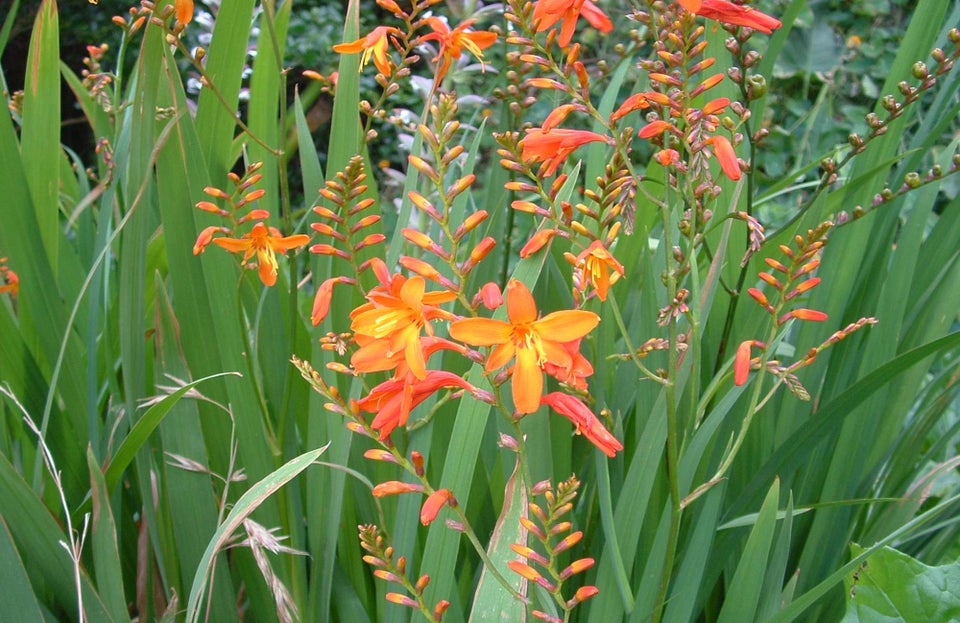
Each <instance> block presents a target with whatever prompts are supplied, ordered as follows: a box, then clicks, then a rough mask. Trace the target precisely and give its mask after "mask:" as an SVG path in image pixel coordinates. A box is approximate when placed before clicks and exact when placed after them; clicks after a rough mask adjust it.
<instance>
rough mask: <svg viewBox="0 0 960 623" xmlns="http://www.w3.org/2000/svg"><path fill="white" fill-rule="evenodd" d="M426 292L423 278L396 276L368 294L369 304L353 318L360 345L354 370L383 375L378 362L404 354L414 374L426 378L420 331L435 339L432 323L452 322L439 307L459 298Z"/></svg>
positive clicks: (352, 314) (355, 357)
mask: <svg viewBox="0 0 960 623" xmlns="http://www.w3.org/2000/svg"><path fill="white" fill-rule="evenodd" d="M425 289H426V283H425V281H424V279H423V277H411V278H409V279H407V278H406V277H404V276H403V275H394V276H393V277H392V278H391V279H390V281H389V283H387V284H384V283H381V285H380V286H377V287H376V288H373V289H372V290H370V291H369V292H368V293H367V301H369V302H367V303H365V304H363V305H361V306H360V307H358V308H356V309H355V310H353V312H352V313H351V314H350V318H351V319H352V322H351V323H350V329H351V330H352V331H353V332H354V334H355V339H356V340H357V343H359V344H360V349H359V350H358V351H357V352H355V353H354V354H353V357H352V358H351V360H350V361H351V363H352V364H353V367H354V368H356V369H357V370H359V371H360V372H376V371H380V370H383V369H384V368H382V367H380V365H378V364H377V363H376V362H377V360H378V358H380V357H387V358H389V357H391V356H392V355H393V354H394V353H399V352H402V353H403V354H404V360H405V361H406V363H407V365H408V366H410V370H411V372H412V373H413V374H414V375H415V376H416V377H417V378H419V379H423V378H425V377H426V374H427V368H426V362H425V360H424V355H423V349H422V348H421V346H420V331H421V330H425V331H426V332H427V334H428V335H433V328H432V327H431V325H430V321H431V320H435V319H438V318H442V319H450V318H452V317H453V316H452V315H451V314H450V313H449V312H447V311H444V310H442V309H440V308H439V307H438V305H440V304H442V303H445V302H447V301H451V300H453V299H455V298H456V296H457V295H456V293H454V292H450V291H440V292H425ZM372 355H373V356H372Z"/></svg>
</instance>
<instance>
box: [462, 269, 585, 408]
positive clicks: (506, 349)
mask: <svg viewBox="0 0 960 623" xmlns="http://www.w3.org/2000/svg"><path fill="white" fill-rule="evenodd" d="M506 298H507V318H508V321H506V322H505V321H503V320H496V319H493V318H465V319H463V320H457V321H456V322H453V323H451V324H450V336H451V337H452V338H453V339H455V340H459V341H461V342H466V343H467V344H473V345H475V346H493V347H494V348H493V350H492V351H490V355H489V357H487V363H486V366H485V369H486V371H487V372H492V371H493V370H496V369H498V368H502V367H503V366H505V365H507V363H509V362H510V361H511V360H512V359H514V358H516V364H515V365H514V367H513V382H512V383H511V389H512V393H513V404H514V406H515V407H516V409H517V411H519V412H520V413H533V412H534V411H536V410H537V409H538V408H539V406H540V396H541V395H542V394H543V369H544V366H545V365H546V364H547V363H552V364H554V365H556V366H558V367H560V368H569V367H571V366H572V365H573V364H572V357H571V355H570V352H569V351H568V350H567V349H566V348H564V344H565V343H567V342H572V341H574V340H578V339H580V338H582V337H583V336H585V335H586V334H587V333H589V332H590V331H592V330H593V329H594V327H596V326H597V324H598V323H599V322H600V317H599V316H597V315H596V314H594V313H593V312H588V311H584V310H565V311H557V312H553V313H551V314H547V315H546V316H544V317H543V318H539V319H538V318H537V304H536V302H535V301H534V300H533V295H532V294H531V293H530V290H529V289H528V288H527V286H525V285H524V284H523V282H521V281H518V280H516V279H511V280H510V283H508V284H507V296H506Z"/></svg>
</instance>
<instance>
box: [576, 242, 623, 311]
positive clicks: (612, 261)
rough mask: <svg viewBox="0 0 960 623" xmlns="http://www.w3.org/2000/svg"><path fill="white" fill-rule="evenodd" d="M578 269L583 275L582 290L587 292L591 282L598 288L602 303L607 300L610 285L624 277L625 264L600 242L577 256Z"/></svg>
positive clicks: (591, 245)
mask: <svg viewBox="0 0 960 623" xmlns="http://www.w3.org/2000/svg"><path fill="white" fill-rule="evenodd" d="M577 269H578V270H580V272H581V274H582V276H581V279H580V290H581V291H583V290H585V289H586V287H587V282H589V283H590V285H592V286H593V287H594V288H596V290H597V297H598V298H599V299H600V300H601V301H606V300H607V290H609V289H610V285H611V284H613V283H616V282H617V280H618V279H620V277H623V264H621V263H620V262H618V261H617V258H615V257H613V254H612V253H610V251H609V250H608V249H607V247H605V246H603V243H602V242H600V241H599V240H594V241H593V242H591V243H590V246H589V247H587V248H586V249H584V250H583V251H582V252H581V253H580V255H578V256H577Z"/></svg>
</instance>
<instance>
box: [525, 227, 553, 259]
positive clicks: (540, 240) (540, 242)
mask: <svg viewBox="0 0 960 623" xmlns="http://www.w3.org/2000/svg"><path fill="white" fill-rule="evenodd" d="M555 235H557V230H556V229H552V228H550V229H541V230H540V231H538V232H537V233H535V234H534V235H533V237H532V238H530V240H528V241H527V244H525V245H523V248H522V249H520V257H521V258H527V257H529V256H531V255H533V254H534V253H536V252H537V251H539V250H540V249H542V248H543V247H544V245H546V244H547V243H548V242H550V240H551V239H552V238H553V237H554V236H555Z"/></svg>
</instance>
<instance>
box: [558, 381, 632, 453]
mask: <svg viewBox="0 0 960 623" xmlns="http://www.w3.org/2000/svg"><path fill="white" fill-rule="evenodd" d="M541 402H542V403H543V404H545V405H548V406H550V407H551V408H552V409H553V410H554V411H556V412H557V413H559V414H560V415H562V416H563V417H565V418H567V419H568V420H570V421H571V422H573V425H574V426H576V427H577V434H582V435H583V436H584V437H586V438H587V439H588V440H589V441H590V443H592V444H593V445H595V446H596V447H597V448H599V449H600V451H601V452H603V453H604V454H606V455H607V456H609V457H610V458H613V457H614V456H615V455H616V454H617V452H619V451H620V450H623V444H621V443H620V441H619V440H617V438H616V437H614V436H613V435H612V434H610V431H608V430H607V429H606V428H604V426H603V424H602V423H601V422H600V420H599V419H597V416H596V415H594V414H593V411H591V410H590V407H588V406H587V405H585V404H584V403H583V401H582V400H580V399H579V398H576V397H574V396H570V395H569V394H564V393H563V392H551V393H549V394H547V395H546V396H544V397H543V398H542V400H541Z"/></svg>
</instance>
